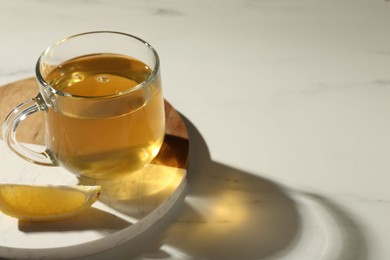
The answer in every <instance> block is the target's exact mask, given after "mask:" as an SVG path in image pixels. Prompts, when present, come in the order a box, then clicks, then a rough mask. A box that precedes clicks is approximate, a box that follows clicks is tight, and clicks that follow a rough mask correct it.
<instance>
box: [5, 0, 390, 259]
mask: <svg viewBox="0 0 390 260" xmlns="http://www.w3.org/2000/svg"><path fill="white" fill-rule="evenodd" d="M0 6H1V8H0V32H1V40H0V57H1V62H0V85H4V84H7V83H10V82H13V81H16V80H19V79H22V78H26V77H31V76H33V75H34V66H35V62H36V59H37V58H38V56H39V54H40V53H41V52H42V51H43V49H44V48H46V47H47V46H49V45H51V44H52V43H53V42H54V41H56V40H58V39H60V38H63V37H65V36H69V35H72V34H76V33H80V32H85V31H93V30H114V31H122V32H126V33H130V34H134V35H137V36H139V37H141V38H143V39H145V40H147V41H149V42H150V43H151V44H152V45H153V46H154V47H155V48H156V49H157V51H158V52H159V54H160V58H161V60H162V78H163V85H164V91H165V97H166V98H167V99H168V100H169V101H170V102H171V104H172V105H173V106H174V107H175V108H176V109H177V110H179V111H180V112H181V113H182V114H183V115H184V116H185V118H186V122H187V126H188V130H189V132H190V141H191V151H190V152H191V155H190V156H191V161H190V167H189V171H188V185H187V190H186V194H185V197H184V199H183V200H182V201H179V202H178V203H177V205H175V206H174V207H173V208H172V210H171V211H169V212H168V213H167V214H166V215H165V216H164V217H163V218H162V219H161V220H160V221H159V222H157V223H155V225H153V226H152V227H151V228H149V229H147V230H146V231H145V232H144V233H142V234H140V235H139V236H137V237H135V238H134V239H131V240H129V241H127V242H125V243H124V244H122V245H120V246H118V247H115V248H112V249H109V250H106V251H103V252H100V253H98V254H96V255H91V256H88V257H87V258H85V259H130V258H135V259H263V258H264V259H324V260H328V259H329V260H330V259H340V260H342V259H351V260H352V259H354V260H355V259H361V260H365V259H375V260H377V259H390V247H389V241H390V160H389V158H390V152H389V151H390V121H389V120H390V102H389V100H390V2H389V1H386V0H337V1H336V0H323V1H312V0H277V1H271V0H259V1H255V0H246V1H245V0H242V1H238V0H237V1H234V0H228V1H223V0H216V1H211V0H208V1H206V0H199V1H195V0H188V1H179V0H170V1H156V0H152V1H125V0H122V1H109V0H90V1H88V0H84V1H42V0H32V1H27V0H26V1H21V0H15V1H1V3H0ZM0 105H1V104H0ZM1 147H4V146H1ZM0 153H1V154H3V156H7V158H9V160H15V163H18V162H20V161H19V159H18V158H16V156H11V155H10V152H9V151H8V150H6V149H2V150H1V151H0ZM4 170H5V169H2V168H1V165H0V172H2V171H4ZM0 180H1V176H0ZM0 236H1V234H0ZM70 250H71V249H70Z"/></svg>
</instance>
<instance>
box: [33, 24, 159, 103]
mask: <svg viewBox="0 0 390 260" xmlns="http://www.w3.org/2000/svg"><path fill="white" fill-rule="evenodd" d="M89 34H117V35H123V36H127V37H130V38H133V39H135V40H137V41H139V42H141V43H143V44H144V45H145V46H146V47H147V48H149V49H150V50H151V51H152V53H153V55H154V57H155V66H154V68H153V70H152V73H151V74H150V75H149V76H148V77H147V78H146V79H145V80H144V81H143V82H141V83H139V84H138V85H137V86H135V87H133V88H130V89H128V90H125V91H121V92H118V93H115V94H109V95H103V96H82V95H74V94H70V93H67V92H64V91H61V90H57V89H55V88H53V87H52V86H51V85H50V84H49V83H48V82H46V80H45V79H44V78H43V76H42V74H41V70H40V67H41V66H40V65H41V61H42V59H43V58H44V56H45V55H46V54H47V53H49V52H50V50H52V49H53V48H54V47H56V46H58V45H60V44H62V43H63V42H66V41H68V40H70V39H73V38H76V37H80V36H84V35H89ZM159 68H160V59H159V56H158V54H157V51H156V50H155V49H154V48H153V47H152V46H151V45H150V44H149V43H148V42H146V41H145V40H143V39H141V38H139V37H137V36H134V35H131V34H128V33H123V32H117V31H90V32H84V33H79V34H74V35H72V36H69V37H65V38H63V39H61V40H59V41H57V42H56V43H54V44H53V45H51V46H49V47H48V48H46V50H45V51H44V52H43V53H42V54H41V55H40V56H39V58H38V61H37V63H36V66H35V75H36V78H37V80H38V82H39V83H40V84H41V85H42V86H43V87H44V88H46V89H48V90H49V91H50V92H51V93H52V94H56V95H60V96H63V97H73V98H82V99H102V98H104V99H105V98H113V97H118V96H122V95H124V94H128V93H131V92H134V91H137V90H139V89H141V88H144V87H145V86H148V85H150V83H151V82H153V80H154V79H155V78H156V76H157V74H158V71H159Z"/></svg>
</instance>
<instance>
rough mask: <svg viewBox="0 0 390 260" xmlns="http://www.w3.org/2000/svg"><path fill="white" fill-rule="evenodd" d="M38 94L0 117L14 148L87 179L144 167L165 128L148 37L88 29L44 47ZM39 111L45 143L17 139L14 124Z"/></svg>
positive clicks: (38, 70) (157, 74)
mask: <svg viewBox="0 0 390 260" xmlns="http://www.w3.org/2000/svg"><path fill="white" fill-rule="evenodd" d="M36 80H37V82H38V85H39V94H38V95H37V96H36V97H35V98H32V99H31V100H28V101H26V102H24V103H22V104H20V105H19V106H17V107H16V108H15V109H14V110H13V111H11V113H10V114H9V115H8V116H7V118H6V119H5V122H4V124H3V137H4V140H5V141H6V142H7V144H8V146H9V147H10V148H11V150H12V151H13V152H15V153H16V154H17V155H19V156H20V157H22V158H24V159H26V160H28V161H30V162H33V163H36V164H40V165H60V166H62V167H64V168H65V169H67V170H69V171H70V172H72V173H74V174H76V175H78V176H83V177H87V178H91V179H113V178H115V177H117V176H122V175H123V174H128V173H131V172H134V171H136V170H139V169H141V168H142V167H144V166H145V165H147V164H148V163H149V162H150V161H151V160H152V159H153V158H154V157H155V156H156V155H157V153H158V152H159V149H160V147H161V145H162V142H163V139H164V133H165V115H164V99H163V95H162V88H161V81H160V68H159V58H158V55H157V52H156V51H155V50H154V49H153V47H151V46H150V44H148V43H147V42H145V41H143V40H141V39H140V38H137V37H135V36H132V35H129V34H124V33H119V32H110V31H97V32H87V33H82V34H78V35H74V36H71V37H68V38H65V39H62V40H60V41H58V42H57V43H55V44H54V45H52V46H51V47H49V48H47V49H46V51H44V52H43V54H42V55H41V56H40V57H39V59H38V62H37V64H36ZM36 112H43V113H44V116H45V120H44V121H45V145H46V149H45V150H44V151H43V152H39V151H34V150H32V149H30V148H28V147H26V146H25V145H23V144H22V143H20V142H18V140H17V138H16V132H17V131H16V130H17V128H18V125H19V123H20V122H21V121H22V120H24V119H25V118H26V117H28V116H29V115H31V114H33V113H36Z"/></svg>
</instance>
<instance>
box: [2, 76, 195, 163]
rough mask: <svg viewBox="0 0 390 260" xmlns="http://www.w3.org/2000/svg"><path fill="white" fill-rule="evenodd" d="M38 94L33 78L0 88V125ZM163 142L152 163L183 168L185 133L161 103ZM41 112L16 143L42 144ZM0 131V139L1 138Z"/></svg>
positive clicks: (26, 124) (28, 121) (172, 112)
mask: <svg viewBox="0 0 390 260" xmlns="http://www.w3.org/2000/svg"><path fill="white" fill-rule="evenodd" d="M38 93H39V89H38V85H37V83H36V81H35V79H34V78H27V79H23V80H20V81H16V82H12V83H10V84H7V85H4V86H2V87H0V122H4V119H5V118H6V116H7V115H8V113H9V112H10V111H11V110H12V109H13V108H14V107H16V106H17V105H18V104H20V103H22V102H24V101H26V100H28V99H31V98H33V97H35V96H36V95H37V94H38ZM165 117H166V129H165V133H166V135H165V140H164V143H163V145H162V147H161V150H160V153H159V154H158V156H157V157H156V158H155V159H154V161H153V162H152V163H154V164H161V165H166V166H173V167H178V168H186V166H187V162H188V148H189V147H188V132H187V128H186V126H185V124H184V122H183V120H182V118H181V116H180V114H179V113H178V112H177V111H176V110H175V109H174V108H173V107H172V106H171V104H169V102H167V101H166V100H165ZM43 120H44V119H43V113H35V114H33V115H31V116H29V117H28V118H27V119H26V120H25V122H23V123H22V124H21V125H20V129H18V132H17V134H18V140H20V141H21V142H25V143H31V144H39V145H44V132H45V129H44V121H43ZM1 136H2V135H1V128H0V138H2V137H1Z"/></svg>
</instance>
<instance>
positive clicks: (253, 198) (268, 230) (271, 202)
mask: <svg viewBox="0 0 390 260" xmlns="http://www.w3.org/2000/svg"><path fill="white" fill-rule="evenodd" d="M184 121H185V123H186V126H187V129H188V131H189V136H190V164H189V171H188V185H187V189H186V192H185V194H183V196H182V198H181V199H180V200H179V201H178V202H177V203H176V205H175V206H174V207H173V208H172V210H171V211H169V212H168V213H167V214H166V215H165V216H164V217H163V218H162V219H161V220H160V221H158V222H157V223H155V225H154V226H152V227H151V228H150V229H148V230H146V231H145V232H143V233H142V234H140V235H139V236H137V237H136V238H134V239H132V240H130V241H128V242H126V243H124V244H122V245H120V246H118V247H117V248H113V249H111V250H108V251H105V252H101V253H99V254H98V255H95V256H90V257H88V258H83V259H106V258H107V257H110V258H115V259H142V258H146V259H167V258H168V259H248V260H250V259H261V258H265V257H272V256H275V257H282V256H283V255H288V253H289V252H291V250H293V249H294V247H295V245H296V244H297V243H298V242H299V238H300V236H301V232H302V225H304V223H301V218H300V215H299V212H298V208H297V204H296V203H295V201H294V200H293V199H292V198H290V197H289V196H288V194H287V192H286V191H285V190H284V189H283V188H282V187H280V186H278V185H277V184H275V183H273V182H272V181H269V180H267V179H265V178H261V177H258V176H255V175H252V174H250V173H248V172H245V171H242V170H239V169H236V168H233V167H229V166H227V165H223V164H221V163H218V162H215V161H212V159H211V157H210V154H209V151H208V148H207V145H206V143H205V141H204V139H203V138H202V136H201V135H200V133H199V132H198V130H197V129H196V128H195V126H194V125H192V123H191V122H189V121H188V120H187V119H186V118H184ZM229 149H232V148H229ZM233 149H234V148H233ZM237 152H240V151H237ZM317 199H319V198H318V197H317ZM322 201H323V200H322ZM323 204H324V205H325V206H324V207H325V208H326V210H329V211H331V212H330V214H332V215H334V217H335V218H337V219H339V222H338V223H339V224H340V227H339V228H340V229H342V228H343V225H345V224H351V223H353V220H352V219H351V218H349V217H348V216H347V215H346V214H345V213H344V212H343V211H342V210H341V209H340V208H336V207H334V206H332V205H331V203H330V202H328V201H323ZM345 222H348V223H345ZM346 232H347V233H348V231H346ZM348 234H350V235H346V236H344V238H345V239H346V241H343V245H344V246H346V248H347V249H346V250H344V251H343V252H342V253H341V254H340V257H343V258H337V259H340V260H341V259H351V260H352V259H360V260H362V259H364V257H363V258H356V256H358V255H359V250H361V249H360V248H359V247H361V248H364V240H363V239H361V234H360V233H358V232H352V233H348ZM353 236H358V238H353ZM359 237H360V238H359ZM349 248H354V249H355V251H354V253H350V252H349V251H348V250H349ZM308 250H310V249H308ZM362 250H364V249H362ZM124 252H127V253H124ZM356 252H357V253H356ZM362 252H363V251H362ZM364 252H365V251H364ZM364 252H363V256H364V255H366V254H365V253H364Z"/></svg>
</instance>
